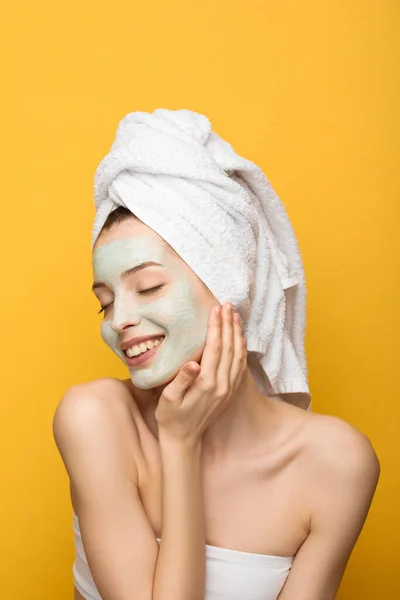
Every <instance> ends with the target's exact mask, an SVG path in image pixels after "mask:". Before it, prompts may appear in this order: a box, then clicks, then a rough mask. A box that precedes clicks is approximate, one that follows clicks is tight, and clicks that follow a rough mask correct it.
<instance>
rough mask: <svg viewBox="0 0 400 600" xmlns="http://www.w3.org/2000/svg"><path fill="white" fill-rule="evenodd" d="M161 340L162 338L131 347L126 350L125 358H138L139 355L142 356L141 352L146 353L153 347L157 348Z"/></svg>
mask: <svg viewBox="0 0 400 600" xmlns="http://www.w3.org/2000/svg"><path fill="white" fill-rule="evenodd" d="M162 340H163V338H162V337H161V338H157V339H155V340H147V342H142V343H141V344H138V345H136V346H132V348H128V349H127V350H126V354H127V356H129V358H132V356H139V354H143V352H146V351H147V350H151V349H152V348H154V347H155V346H159V345H160V344H161V342H162Z"/></svg>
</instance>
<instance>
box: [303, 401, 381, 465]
mask: <svg viewBox="0 0 400 600" xmlns="http://www.w3.org/2000/svg"><path fill="white" fill-rule="evenodd" d="M307 431H308V439H309V446H308V450H309V451H311V452H315V451H317V452H316V455H315V456H316V458H317V459H320V460H321V462H324V461H325V460H327V461H328V462H331V461H333V463H334V464H336V465H337V466H338V467H340V466H343V468H348V469H352V468H357V467H361V468H363V467H377V466H378V465H379V461H378V457H377V455H376V453H375V450H374V448H373V445H372V443H371V440H370V439H369V438H368V436H367V435H365V434H364V433H363V432H362V431H360V430H359V429H357V428H356V427H354V426H353V425H351V424H350V423H348V422H347V421H344V420H343V419H340V418H339V417H335V416H332V415H322V414H318V413H312V419H310V420H309V421H308V430H307Z"/></svg>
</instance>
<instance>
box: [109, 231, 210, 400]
mask: <svg viewBox="0 0 400 600" xmlns="http://www.w3.org/2000/svg"><path fill="white" fill-rule="evenodd" d="M121 241H122V240H121ZM138 241H139V240H138V238H135V240H134V242H135V244H136V247H135V250H136V253H135V255H136V257H137V243H138ZM120 251H122V249H120V250H119V252H120ZM144 254H146V253H144ZM144 254H143V255H142V256H141V257H140V258H141V260H140V261H137V260H136V261H135V262H143V261H145V260H155V261H157V262H160V263H162V264H164V265H165V267H166V269H167V271H168V273H169V274H170V275H172V278H173V283H171V284H168V287H167V289H166V290H165V293H164V295H162V296H160V297H158V298H157V299H151V297H149V298H145V297H143V298H142V300H141V302H140V303H139V302H132V300H130V299H129V298H128V297H127V296H126V294H125V295H120V296H119V297H117V295H116V297H115V300H114V311H118V320H120V319H121V317H122V318H123V320H124V321H126V322H127V323H129V321H130V320H132V321H133V322H136V321H137V319H138V317H139V318H140V324H139V325H138V326H132V327H131V328H130V332H129V336H127V337H134V336H135V335H146V334H153V333H158V332H159V333H160V334H161V335H165V338H164V340H163V341H162V343H161V344H160V345H159V346H158V349H157V352H156V353H155V355H154V356H153V357H152V358H151V359H149V362H148V363H147V362H146V363H143V364H141V365H137V366H134V367H133V366H128V365H127V366H128V369H129V373H130V378H131V380H132V383H133V384H134V385H135V386H136V387H138V388H140V389H151V388H153V387H156V386H159V385H161V384H163V383H165V382H166V381H169V380H170V379H172V377H173V376H175V375H176V373H177V372H178V370H179V369H180V368H181V367H182V366H183V364H184V363H186V362H188V361H189V360H191V359H192V357H193V356H194V355H195V354H196V353H198V351H199V350H202V349H203V347H204V344H205V342H206V338H207V329H208V320H209V310H207V309H206V308H205V307H204V306H203V304H202V302H201V300H200V299H198V298H197V297H196V295H195V292H194V290H193V284H192V283H191V281H190V280H189V279H188V277H187V275H186V273H184V272H182V270H181V269H179V267H178V266H177V265H176V264H175V263H174V262H173V261H172V259H170V258H169V257H168V259H166V258H165V257H161V256H159V257H158V258H157V257H156V258H155V257H154V255H155V252H154V249H153V248H152V252H151V257H152V258H151V257H150V253H149V254H148V255H147V256H145V255H144ZM125 256H126V255H125ZM131 263H132V259H131ZM131 266H132V265H131ZM125 268H126V267H125ZM122 270H123V269H121V272H122ZM161 293H162V292H161ZM114 319H115V314H114ZM101 336H102V338H103V340H104V341H105V343H106V344H107V345H108V346H109V347H110V348H111V349H112V350H113V352H114V353H115V354H117V356H119V357H120V359H121V360H122V361H123V362H124V364H126V356H125V354H124V353H123V352H122V350H120V349H119V348H118V344H119V343H120V342H121V339H120V336H119V335H118V333H117V332H115V331H114V330H113V329H112V320H105V321H103V322H102V325H101Z"/></svg>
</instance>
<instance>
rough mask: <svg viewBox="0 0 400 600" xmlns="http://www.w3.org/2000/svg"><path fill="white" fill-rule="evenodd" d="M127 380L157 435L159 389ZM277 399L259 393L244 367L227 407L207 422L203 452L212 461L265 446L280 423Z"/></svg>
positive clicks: (277, 430)
mask: <svg viewBox="0 0 400 600" xmlns="http://www.w3.org/2000/svg"><path fill="white" fill-rule="evenodd" d="M127 383H129V384H130V387H131V389H132V392H133V394H134V397H135V402H136V404H137V405H138V408H139V410H140V412H141V414H142V417H143V419H144V421H145V422H146V424H147V425H148V427H149V429H150V430H151V432H152V433H153V435H154V436H155V437H156V438H157V439H158V425H157V421H156V419H155V416H154V413H155V410H156V408H157V403H158V399H159V397H160V395H161V392H162V389H160V388H155V389H152V390H140V389H138V388H134V387H133V384H132V382H131V380H130V379H129V380H128V381H127ZM281 406H282V402H281V401H280V400H279V399H276V398H273V397H270V396H265V395H263V394H261V393H260V392H259V390H258V388H257V386H256V384H255V381H254V379H253V377H252V375H251V372H250V370H249V369H248V368H247V370H246V372H245V374H244V376H243V379H242V381H241V383H240V386H239V388H238V389H237V390H236V392H235V395H234V396H233V397H232V398H231V399H230V400H229V401H228V405H227V407H226V408H225V409H224V410H223V412H222V413H220V414H219V415H218V416H217V417H215V419H214V420H213V421H212V422H211V423H210V425H209V426H208V427H207V429H206V430H205V432H204V434H203V437H202V456H203V457H205V458H206V459H209V460H210V461H211V462H214V461H218V460H219V459H221V460H222V459H223V458H224V457H227V456H230V457H234V456H238V457H240V456H243V455H244V454H245V453H246V451H248V449H249V448H250V447H251V448H253V449H256V446H257V445H258V444H260V447H261V444H262V445H263V447H265V445H266V443H268V441H269V440H270V441H271V444H272V443H273V441H274V438H275V437H276V436H277V435H278V434H279V425H280V423H281V420H280V418H281V416H282V415H281V412H280V410H281V409H280V407H281Z"/></svg>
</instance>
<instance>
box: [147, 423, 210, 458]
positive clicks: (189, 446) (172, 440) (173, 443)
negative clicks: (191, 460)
mask: <svg viewBox="0 0 400 600" xmlns="http://www.w3.org/2000/svg"><path fill="white" fill-rule="evenodd" d="M158 442H159V445H160V449H161V451H162V452H174V453H178V454H179V453H182V454H184V455H185V456H188V455H190V454H194V455H197V454H198V455H200V454H201V446H202V440H201V438H185V439H179V438H177V437H173V436H171V435H170V434H169V433H168V432H166V431H162V430H160V429H159V431H158Z"/></svg>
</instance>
